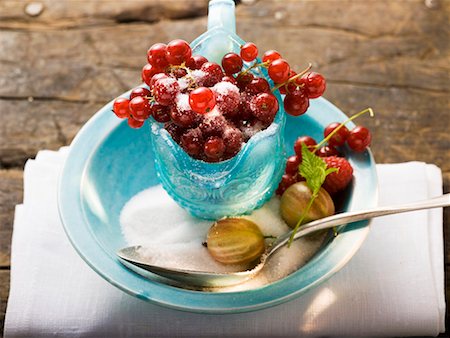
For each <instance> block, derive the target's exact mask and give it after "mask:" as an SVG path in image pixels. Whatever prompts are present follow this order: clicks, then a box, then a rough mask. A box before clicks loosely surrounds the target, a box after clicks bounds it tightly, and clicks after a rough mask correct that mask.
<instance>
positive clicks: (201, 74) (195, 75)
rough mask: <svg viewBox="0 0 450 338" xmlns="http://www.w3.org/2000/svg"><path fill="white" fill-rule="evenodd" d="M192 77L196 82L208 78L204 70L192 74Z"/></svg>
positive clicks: (197, 70) (194, 71)
mask: <svg viewBox="0 0 450 338" xmlns="http://www.w3.org/2000/svg"><path fill="white" fill-rule="evenodd" d="M190 75H191V77H192V78H193V79H194V80H198V79H203V78H204V77H205V76H206V73H205V72H204V71H203V70H200V69H196V70H193V71H192V72H190Z"/></svg>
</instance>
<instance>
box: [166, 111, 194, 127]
mask: <svg viewBox="0 0 450 338" xmlns="http://www.w3.org/2000/svg"><path fill="white" fill-rule="evenodd" d="M197 116H198V114H197V113H195V112H194V111H192V110H186V111H180V110H178V109H176V108H175V107H174V108H172V110H171V111H170V118H171V119H172V122H173V123H175V124H176V125H177V126H179V127H183V128H191V127H193V126H195V125H196V124H198V122H199V119H198V118H197Z"/></svg>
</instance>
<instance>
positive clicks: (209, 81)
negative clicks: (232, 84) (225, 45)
mask: <svg viewBox="0 0 450 338" xmlns="http://www.w3.org/2000/svg"><path fill="white" fill-rule="evenodd" d="M200 70H201V71H203V72H205V73H206V74H205V76H204V77H203V78H202V84H203V86H205V87H212V86H214V85H215V84H216V83H218V82H220V80H222V78H223V76H224V74H223V71H222V68H221V67H220V66H219V65H218V64H217V63H214V62H205V63H204V64H203V65H202V66H201V67H200Z"/></svg>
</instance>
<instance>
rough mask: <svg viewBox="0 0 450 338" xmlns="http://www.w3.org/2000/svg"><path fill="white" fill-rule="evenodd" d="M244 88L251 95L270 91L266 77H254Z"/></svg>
mask: <svg viewBox="0 0 450 338" xmlns="http://www.w3.org/2000/svg"><path fill="white" fill-rule="evenodd" d="M245 90H246V91H247V92H248V93H249V94H251V95H256V94H259V93H270V85H269V82H267V80H266V79H263V78H262V77H255V78H254V79H253V80H252V82H250V83H249V84H248V85H247V86H246V87H245Z"/></svg>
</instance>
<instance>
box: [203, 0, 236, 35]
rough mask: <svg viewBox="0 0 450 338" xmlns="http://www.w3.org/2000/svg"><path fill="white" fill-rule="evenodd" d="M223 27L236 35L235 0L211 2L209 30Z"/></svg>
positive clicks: (215, 0)
mask: <svg viewBox="0 0 450 338" xmlns="http://www.w3.org/2000/svg"><path fill="white" fill-rule="evenodd" d="M216 27H221V28H223V29H225V30H227V31H229V32H231V33H233V34H236V17H235V15H234V1H233V0H211V1H210V2H209V9H208V30H210V29H213V28H216Z"/></svg>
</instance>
